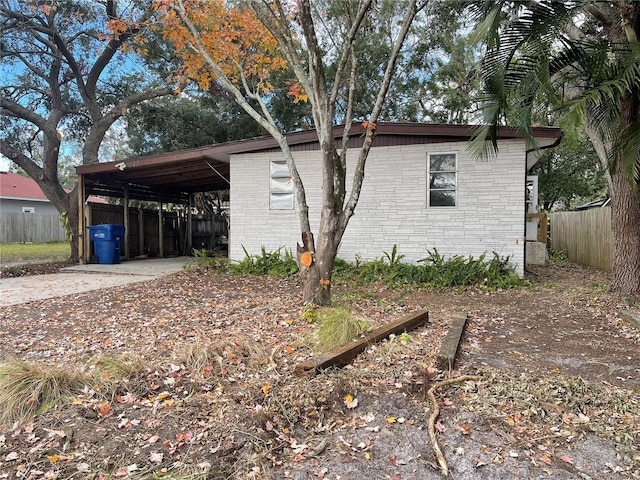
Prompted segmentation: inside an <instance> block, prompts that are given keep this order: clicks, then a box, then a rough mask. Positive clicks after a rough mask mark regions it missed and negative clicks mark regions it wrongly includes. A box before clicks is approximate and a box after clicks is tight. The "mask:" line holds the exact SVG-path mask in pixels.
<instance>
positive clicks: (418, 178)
mask: <svg viewBox="0 0 640 480" xmlns="http://www.w3.org/2000/svg"><path fill="white" fill-rule="evenodd" d="M525 147H526V146H525V142H524V141H519V140H510V141H504V142H501V144H500V153H499V154H498V156H497V158H495V159H492V160H490V161H478V160H476V159H474V158H473V157H472V156H471V155H470V154H469V152H467V150H466V148H467V143H466V142H460V143H441V144H428V145H406V146H400V147H376V148H373V149H372V150H371V153H370V155H369V159H368V161H367V167H366V175H365V180H364V185H363V188H362V194H361V196H360V202H359V204H358V206H357V207H356V210H355V215H354V216H353V217H352V218H351V221H350V222H349V226H348V227H347V231H346V233H345V236H344V238H343V241H342V244H341V245H340V249H339V251H338V256H339V257H340V258H343V259H345V260H348V261H352V260H353V259H354V258H355V255H356V254H357V255H360V256H361V257H362V258H363V259H365V260H370V259H373V258H377V257H380V256H382V255H383V251H387V252H390V251H391V248H392V247H393V245H394V244H396V245H398V252H399V253H400V254H403V255H405V258H404V261H407V262H415V261H417V260H419V259H421V258H424V257H426V256H427V255H428V250H431V251H433V249H437V250H438V252H439V253H440V254H443V255H446V256H449V255H465V256H467V255H472V256H474V257H479V256H480V255H482V254H483V253H485V254H486V255H487V258H491V257H492V252H493V251H495V252H497V253H498V254H499V255H500V256H510V257H511V262H512V263H513V265H514V266H515V267H516V271H517V272H518V273H519V274H522V273H523V272H524V215H525V196H524V191H525V186H524V181H525V175H526V173H525ZM444 152H456V153H457V154H458V183H457V188H458V191H457V206H456V207H448V208H444V207H440V208H436V207H430V208H427V192H426V188H427V156H426V155H427V153H444ZM351 153H352V154H353V156H354V157H355V154H356V153H357V152H356V150H353V151H352V152H351ZM272 158H273V159H279V158H281V155H280V154H279V153H258V154H242V155H234V156H233V157H232V158H231V202H230V203H231V228H230V250H229V255H230V257H231V258H232V259H235V260H240V259H242V258H243V257H244V251H243V249H242V246H244V247H245V248H246V249H247V251H248V252H249V253H251V254H255V253H258V252H259V251H260V247H261V246H264V247H265V248H266V249H267V251H273V250H275V249H277V248H278V247H280V246H284V247H285V248H287V249H291V251H293V252H295V244H296V242H298V241H299V240H300V226H299V222H298V217H297V214H296V212H295V211H283V210H269V163H270V161H271V159H272ZM350 160H351V162H350V165H353V158H351V159H350ZM296 165H297V166H298V169H299V171H300V174H301V176H302V179H303V182H304V184H305V188H306V192H307V201H308V203H309V213H310V217H311V222H312V228H313V229H314V233H316V234H317V227H318V223H319V217H320V200H321V198H320V188H321V184H320V159H319V152H299V153H297V154H296ZM350 171H351V172H352V171H353V169H351V170H350Z"/></svg>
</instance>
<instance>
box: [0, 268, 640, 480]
mask: <svg viewBox="0 0 640 480" xmlns="http://www.w3.org/2000/svg"><path fill="white" fill-rule="evenodd" d="M599 275H600V274H599V273H597V272H593V271H592V270H590V269H584V268H581V267H575V266H571V265H560V266H551V267H541V268H540V269H539V270H538V271H537V272H536V277H537V278H536V279H535V282H534V284H533V286H531V287H528V288H527V289H524V290H522V291H516V292H484V291H481V290H477V289H467V290H465V291H454V290H443V291H423V290H416V289H412V290H408V289H404V288H397V289H391V288H389V287H387V286H384V285H378V284H374V285H371V286H368V287H362V288H359V289H355V290H354V287H353V286H347V285H340V284H339V283H338V284H337V285H336V286H335V287H334V288H335V289H334V293H335V298H336V301H337V302H338V303H341V304H344V305H348V306H349V307H350V308H351V309H352V310H353V311H354V312H355V313H356V314H357V315H358V316H361V317H363V318H367V320H368V321H369V322H370V324H371V325H372V327H376V326H379V325H381V324H382V323H384V322H387V321H391V320H393V319H395V318H397V317H399V316H401V315H403V314H406V313H408V312H411V311H414V310H417V309H421V308H425V307H428V309H429V310H430V317H431V322H430V323H429V324H428V325H427V326H425V327H423V328H421V329H419V330H416V331H414V332H409V333H407V334H406V335H405V334H403V338H402V341H399V340H398V338H390V339H388V340H386V341H384V342H382V343H380V344H377V345H372V346H370V347H369V348H368V349H367V351H366V352H364V353H363V354H362V355H360V356H359V357H358V358H357V359H356V360H355V361H354V362H353V363H352V364H351V365H349V366H348V367H346V368H344V369H341V370H334V369H331V370H328V371H325V372H322V373H321V374H320V375H317V376H314V377H310V378H302V379H301V378H297V377H295V376H294V375H293V369H294V367H295V365H296V364H297V363H298V362H301V361H303V360H305V359H307V358H309V357H310V356H312V355H313V354H314V353H315V352H314V351H313V350H312V345H311V342H309V340H308V339H309V338H311V337H312V332H313V330H314V328H315V326H314V325H312V324H310V323H309V322H308V321H306V320H303V319H302V318H301V314H302V309H301V307H300V305H301V298H300V295H299V293H298V292H300V285H299V284H298V283H297V281H296V280H295V279H279V278H272V277H234V276H226V275H217V274H215V273H212V272H202V271H186V272H181V273H180V274H177V275H174V276H172V277H167V278H162V279H159V280H155V281H151V282H145V283H141V284H135V285H129V286H127V287H119V288H111V289H105V290H102V291H98V292H89V293H86V294H81V295H76V296H69V297H60V298H54V299H49V300H43V301H38V302H32V303H29V304H23V305H16V306H13V307H6V308H3V309H2V311H1V312H0V313H1V316H0V341H1V343H0V356H2V357H7V356H9V355H15V356H17V357H19V358H20V359H21V360H24V361H27V362H38V364H41V365H57V366H60V365H62V366H65V365H66V366H70V367H73V368H77V369H80V370H82V371H86V372H91V373H92V375H97V376H98V377H99V378H102V379H103V380H104V383H100V382H96V384H95V385H86V388H84V390H82V391H80V392H79V393H77V395H76V396H74V397H72V398H70V399H68V401H66V402H61V403H58V404H56V405H52V406H51V407H50V408H49V409H48V410H47V411H46V412H44V413H42V414H40V415H38V416H36V417H35V418H33V419H32V420H31V421H28V422H27V423H16V424H13V425H5V426H2V427H0V478H25V479H36V478H56V479H58V478H59V479H66V478H78V475H80V476H81V478H87V479H92V478H94V479H99V478H140V479H141V478H152V477H153V475H155V476H157V477H158V478H160V477H161V476H164V477H165V478H172V477H171V475H173V476H174V477H173V478H233V479H244V478H297V479H303V478H332V479H338V478H341V479H343V480H344V479H347V478H361V477H362V476H367V477H368V478H370V479H372V480H373V479H388V478H402V479H405V480H406V479H422V478H440V476H439V473H438V471H437V462H436V459H435V458H434V456H433V454H432V452H431V445H430V440H429V435H428V432H427V428H426V427H427V423H428V420H429V416H430V414H431V411H430V404H429V401H428V399H427V390H428V389H429V388H430V387H431V386H433V385H434V384H435V382H437V381H439V380H443V379H445V378H455V377H456V376H459V375H462V374H474V375H480V376H481V380H479V381H477V382H470V383H469V382H465V383H461V384H459V385H456V386H451V387H449V388H448V389H447V391H446V392H443V394H444V396H443V398H441V399H440V401H441V403H440V410H441V411H440V417H439V420H438V423H437V424H436V430H437V435H438V442H439V443H440V445H441V447H442V450H443V454H444V456H445V457H446V458H447V461H448V462H449V466H450V469H451V471H452V473H453V474H454V475H455V478H477V476H478V475H479V474H482V478H505V477H507V476H508V477H512V476H523V478H528V476H529V477H532V476H535V477H536V478H538V477H539V478H544V477H545V476H549V477H553V478H576V477H580V478H594V479H596V478H612V479H617V478H640V458H639V457H638V453H637V452H638V449H639V447H640V406H639V403H638V402H639V397H638V390H637V389H638V385H639V384H640V381H639V380H640V374H638V372H637V371H636V372H634V370H633V368H632V367H633V366H634V365H635V366H636V368H637V367H638V349H637V347H638V336H637V332H636V331H635V330H634V329H633V328H630V327H629V326H628V325H626V324H623V323H620V322H619V320H618V319H617V317H616V316H615V312H616V310H617V309H618V308H619V305H621V304H623V303H625V304H627V305H629V304H630V303H631V304H632V305H635V303H634V302H635V301H636V300H637V299H628V298H621V297H616V296H615V295H613V294H607V293H603V292H602V291H601V288H600V286H601V285H602V284H605V283H606V281H607V279H606V277H604V278H602V277H601V276H599ZM594 277H595V278H596V279H597V285H596V286H593V283H594V280H593V278H594ZM594 290H597V291H598V297H599V298H598V299H597V300H594V298H595V296H594ZM532 305H535V306H536V308H533V307H531V306H532ZM460 310H466V311H469V312H470V322H469V328H468V330H467V334H466V335H465V340H464V342H463V344H462V346H461V352H460V353H461V358H460V362H459V367H458V369H459V371H454V372H441V371H437V370H436V369H435V368H433V367H432V365H434V364H435V356H436V355H437V351H438V348H439V345H440V342H441V340H442V338H443V337H444V335H445V334H446V331H447V328H448V319H449V318H451V317H452V315H454V314H455V313H457V312H459V311H460ZM575 321H577V322H581V323H582V325H585V328H584V333H582V334H581V335H582V336H580V335H578V333H579V332H577V330H580V329H577V328H576V327H575V324H574V323H572V322H575ZM544 324H546V325H552V326H553V328H552V329H548V328H547V329H545V328H543V327H542V325H544ZM528 327H533V328H528ZM589 331H591V334H590V333H589ZM544 335H546V336H547V337H549V338H556V337H557V338H561V339H562V342H564V343H563V346H564V347H568V348H565V349H558V348H559V347H558V345H557V343H559V342H556V341H554V342H551V341H548V338H546V337H545V336H544ZM574 337H575V338H574ZM607 337H608V338H607ZM542 338H546V340H544V341H541V339H542ZM614 339H615V342H614ZM580 340H582V342H583V343H582V344H581V345H579V343H578V342H579V341H580ZM574 342H575V348H574V349H573V350H572V349H571V348H572V345H574ZM599 342H600V343H599ZM543 344H544V345H543ZM578 346H580V348H578ZM604 347H607V348H604ZM623 347H625V348H626V349H623ZM589 349H594V350H595V349H597V352H595V353H597V357H596V356H595V355H594V354H593V353H594V352H591V351H590V350H589ZM556 350H557V351H556ZM515 352H518V353H515ZM557 352H562V354H563V355H564V356H561V355H556V353H557ZM585 352H586V353H588V354H589V356H588V357H586V356H585V355H582V354H584V353H585ZM554 356H556V357H558V358H559V359H560V360H561V361H558V362H555V363H554V364H553V365H551V363H550V359H553V358H554ZM626 357H629V358H628V359H627V361H626V363H625V362H624V361H623V360H624V359H625V358H626ZM602 358H604V359H605V361H602ZM566 359H574V360H575V363H571V362H568V361H565V360H566ZM607 361H608V362H609V363H607ZM563 362H564V363H563ZM595 362H600V363H595ZM601 363H604V364H605V365H601ZM620 378H622V379H623V380H620ZM436 394H438V395H439V392H437V391H436ZM390 419H393V420H390ZM593 450H597V451H598V452H602V453H601V454H599V455H597V456H594V455H591V453H592V451H593ZM492 475H493V477H492ZM562 475H565V476H564V477H563V476H562ZM178 476H179V477H178Z"/></svg>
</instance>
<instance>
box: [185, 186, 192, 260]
mask: <svg viewBox="0 0 640 480" xmlns="http://www.w3.org/2000/svg"><path fill="white" fill-rule="evenodd" d="M192 210H193V193H190V194H189V208H188V209H187V251H186V252H185V253H186V254H187V255H191V251H192V250H193V216H192V215H193V213H192Z"/></svg>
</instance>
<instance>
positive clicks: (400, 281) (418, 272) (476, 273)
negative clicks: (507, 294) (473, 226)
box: [334, 245, 524, 289]
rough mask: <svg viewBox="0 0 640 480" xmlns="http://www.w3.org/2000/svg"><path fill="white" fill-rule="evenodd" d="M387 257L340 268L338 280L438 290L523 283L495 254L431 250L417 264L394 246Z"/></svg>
mask: <svg viewBox="0 0 640 480" xmlns="http://www.w3.org/2000/svg"><path fill="white" fill-rule="evenodd" d="M383 253H384V256H382V257H380V258H378V259H376V260H372V261H368V262H362V261H361V260H358V262H357V264H356V265H351V267H350V268H345V267H344V265H340V269H339V270H334V274H335V275H336V276H337V277H343V278H347V279H349V280H355V281H356V282H357V283H359V284H369V283H372V282H375V281H383V282H385V283H386V284H387V285H389V286H397V285H425V286H430V287H436V288H444V287H464V286H471V285H476V286H480V287H482V288H487V289H496V288H517V287H520V286H522V285H523V283H524V280H523V279H522V278H520V277H519V276H518V275H515V274H514V273H513V268H512V267H511V265H510V264H509V257H506V258H502V257H500V256H499V255H498V254H497V253H495V252H494V253H493V258H492V259H491V260H489V261H487V260H486V257H485V255H481V256H480V257H479V258H477V259H476V258H473V257H471V256H469V257H463V256H460V255H456V256H454V257H450V258H445V257H444V256H443V255H441V254H440V253H438V251H437V250H436V249H434V250H433V252H431V251H428V254H429V255H428V256H427V257H425V258H422V259H420V260H418V262H417V265H411V264H407V263H402V261H401V260H402V259H403V258H404V255H399V254H398V251H397V246H396V245H394V246H393V249H392V250H391V253H390V254H389V253H387V252H383Z"/></svg>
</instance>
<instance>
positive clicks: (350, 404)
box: [344, 394, 358, 408]
mask: <svg viewBox="0 0 640 480" xmlns="http://www.w3.org/2000/svg"><path fill="white" fill-rule="evenodd" d="M344 404H345V405H346V407H347V408H356V407H357V406H358V399H357V398H353V396H352V395H350V394H347V395H345V396H344Z"/></svg>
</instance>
